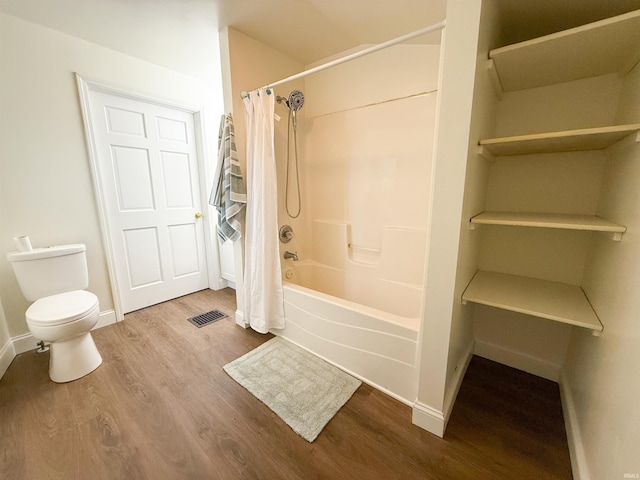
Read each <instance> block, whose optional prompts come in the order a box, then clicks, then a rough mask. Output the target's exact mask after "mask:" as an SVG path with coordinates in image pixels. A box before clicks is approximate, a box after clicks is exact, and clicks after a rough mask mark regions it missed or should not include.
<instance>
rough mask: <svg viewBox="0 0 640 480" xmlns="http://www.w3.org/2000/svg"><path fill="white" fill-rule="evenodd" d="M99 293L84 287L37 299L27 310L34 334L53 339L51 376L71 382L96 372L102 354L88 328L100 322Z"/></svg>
mask: <svg viewBox="0 0 640 480" xmlns="http://www.w3.org/2000/svg"><path fill="white" fill-rule="evenodd" d="M99 313H100V306H99V303H98V297H96V296H95V295H94V294H93V293H91V292H87V291H85V290H75V291H71V292H65V293H60V294H57V295H51V296H48V297H44V298H40V299H38V300H36V301H35V302H34V303H33V304H32V305H31V306H30V307H29V308H28V309H27V312H26V314H25V316H26V320H27V326H28V327H29V330H30V331H31V333H32V334H33V336H34V337H36V338H39V339H41V340H44V341H45V342H50V353H49V355H50V356H49V378H51V380H52V381H54V382H56V383H64V382H71V381H73V380H77V379H78V378H81V377H84V376H85V375H87V374H89V373H91V372H93V371H94V370H95V369H96V368H98V367H99V366H100V364H101V363H102V357H101V356H100V353H99V352H98V349H97V347H96V345H95V343H94V341H93V338H92V337H91V333H89V331H90V330H91V329H92V328H93V327H94V326H95V325H96V323H98V315H99Z"/></svg>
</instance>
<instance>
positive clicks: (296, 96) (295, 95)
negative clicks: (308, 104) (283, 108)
mask: <svg viewBox="0 0 640 480" xmlns="http://www.w3.org/2000/svg"><path fill="white" fill-rule="evenodd" d="M287 105H288V107H289V108H290V109H291V110H293V111H294V112H296V111H298V110H300V109H301V108H302V106H303V105H304V94H303V93H302V92H301V91H300V90H292V91H291V93H290V94H289V101H288V102H287Z"/></svg>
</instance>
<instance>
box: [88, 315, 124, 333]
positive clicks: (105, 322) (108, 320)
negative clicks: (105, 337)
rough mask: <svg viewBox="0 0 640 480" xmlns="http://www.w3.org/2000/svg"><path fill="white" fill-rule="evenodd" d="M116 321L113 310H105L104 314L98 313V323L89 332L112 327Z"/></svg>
mask: <svg viewBox="0 0 640 480" xmlns="http://www.w3.org/2000/svg"><path fill="white" fill-rule="evenodd" d="M117 321H118V320H117V319H116V311H115V310H105V311H104V312H100V316H99V317H98V323H96V326H95V327H93V328H92V329H91V330H97V329H99V328H102V327H107V326H109V325H113V324H114V323H116V322H117Z"/></svg>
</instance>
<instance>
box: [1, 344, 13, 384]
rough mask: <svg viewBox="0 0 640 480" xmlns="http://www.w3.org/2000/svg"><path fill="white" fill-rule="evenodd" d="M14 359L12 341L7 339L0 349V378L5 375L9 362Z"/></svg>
mask: <svg viewBox="0 0 640 480" xmlns="http://www.w3.org/2000/svg"><path fill="white" fill-rule="evenodd" d="M15 357H16V350H15V348H14V347H13V341H11V339H10V338H9V339H8V340H7V343H5V344H4V345H3V346H2V348H0V378H2V376H3V375H4V374H5V372H6V371H7V368H9V365H11V362H13V359H14V358H15Z"/></svg>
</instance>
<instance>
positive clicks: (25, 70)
mask: <svg viewBox="0 0 640 480" xmlns="http://www.w3.org/2000/svg"><path fill="white" fill-rule="evenodd" d="M213 39H214V41H215V40H217V38H216V37H215V35H214V36H213ZM202 61H203V62H218V59H217V58H210V59H202ZM0 64H1V65H2V69H1V70H0V107H1V108H0V111H1V116H0V131H2V136H3V147H2V159H1V165H2V176H1V177H0V204H1V205H2V217H1V218H0V222H1V223H0V227H1V228H0V231H2V237H0V253H2V256H3V260H1V261H0V297H1V299H2V303H3V305H4V310H5V313H6V317H7V325H8V330H9V333H10V335H11V336H12V337H15V336H18V335H21V334H24V333H26V332H27V331H28V329H27V325H26V323H25V321H24V312H25V310H26V308H27V306H28V302H27V301H26V300H25V299H24V298H23V297H22V295H21V293H20V290H19V288H18V285H17V282H16V280H15V277H14V275H13V272H12V270H11V268H10V266H9V264H8V262H6V260H4V254H5V253H6V252H9V251H11V250H13V249H14V246H13V242H12V237H14V236H17V235H23V234H26V235H30V236H31V240H32V243H33V244H34V246H43V245H53V244H62V243H77V242H82V243H86V244H87V253H88V262H89V289H90V290H91V291H93V292H95V293H96V294H97V295H98V297H99V300H100V306H101V310H103V311H105V310H109V309H111V308H113V300H112V294H111V290H110V285H109V276H108V272H107V266H106V260H105V252H104V249H103V244H102V237H101V232H100V226H99V220H98V213H97V207H96V202H95V197H94V191H93V186H92V180H91V174H90V168H89V160H88V156H87V149H86V146H85V140H84V127H83V124H82V117H81V112H80V105H79V101H78V93H77V89H76V83H75V78H74V72H78V73H80V74H81V75H83V76H87V77H90V78H93V79H97V80H101V81H104V82H107V83H111V84H113V85H114V86H118V87H121V88H123V89H126V90H130V91H133V92H138V93H144V94H146V95H149V96H154V97H157V98H161V99H166V100H170V101H174V102H178V103H183V104H191V105H203V106H205V114H206V116H207V118H209V119H210V122H211V124H210V125H208V126H207V128H206V131H207V135H208V138H207V139H206V141H207V143H208V145H209V146H210V147H212V151H213V152H215V150H216V142H217V122H218V119H219V114H220V113H222V93H221V82H212V83H210V84H205V83H204V82H202V81H200V80H197V79H196V78H193V77H189V76H186V75H183V74H181V73H178V72H175V71H171V70H168V69H166V68H163V67H160V66H157V65H154V64H152V63H149V62H145V61H142V60H139V59H136V58H134V57H131V56H128V55H125V54H122V53H119V52H116V51H113V50H109V49H107V48H104V47H101V46H98V45H95V44H92V43H89V42H86V41H84V40H81V39H79V38H76V37H72V36H69V35H66V34H63V33H60V32H56V31H54V30H51V29H48V28H44V27H41V26H39V25H36V24H33V23H29V22H26V21H23V20H20V19H18V18H16V17H12V16H9V15H5V14H0ZM214 159H215V155H214V158H213V159H212V160H211V161H212V162H213V161H214Z"/></svg>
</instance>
